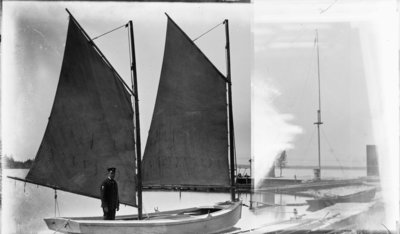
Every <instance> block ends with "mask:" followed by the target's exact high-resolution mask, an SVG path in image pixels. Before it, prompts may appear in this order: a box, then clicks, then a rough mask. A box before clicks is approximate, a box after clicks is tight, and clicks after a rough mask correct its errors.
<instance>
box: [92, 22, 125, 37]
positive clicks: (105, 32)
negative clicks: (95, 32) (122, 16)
mask: <svg viewBox="0 0 400 234" xmlns="http://www.w3.org/2000/svg"><path fill="white" fill-rule="evenodd" d="M127 26H128V24H124V25H122V26H119V27H117V28H114V29H112V30H110V31H108V32H105V33H103V34H101V35H99V36H97V37H94V38H93V39H92V41H94V40H96V39H98V38H100V37H102V36H105V35H107V34H109V33H112V32H114V31H116V30H118V29H120V28H122V27H127Z"/></svg>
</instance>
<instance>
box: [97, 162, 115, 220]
mask: <svg viewBox="0 0 400 234" xmlns="http://www.w3.org/2000/svg"><path fill="white" fill-rule="evenodd" d="M115 170H116V169H115V167H111V168H108V169H107V171H108V178H107V179H105V180H104V181H103V183H102V184H101V188H100V191H101V207H102V208H103V212H104V220H114V219H115V212H116V210H119V198H118V185H117V182H116V181H115V180H114V177H115Z"/></svg>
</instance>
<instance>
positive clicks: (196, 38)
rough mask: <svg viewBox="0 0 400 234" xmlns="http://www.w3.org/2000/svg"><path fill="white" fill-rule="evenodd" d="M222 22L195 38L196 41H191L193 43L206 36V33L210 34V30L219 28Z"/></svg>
mask: <svg viewBox="0 0 400 234" xmlns="http://www.w3.org/2000/svg"><path fill="white" fill-rule="evenodd" d="M223 23H224V22H221V23H219V24H217V25H215V26H214V27H213V28H211V29H210V30H208V31H207V32H205V33H203V34H201V35H200V36H198V37H196V39H194V40H193V42H195V41H196V40H197V39H200V38H201V37H202V36H204V35H206V34H207V33H209V32H211V31H212V30H214V29H215V28H216V27H218V26H220V25H221V24H223Z"/></svg>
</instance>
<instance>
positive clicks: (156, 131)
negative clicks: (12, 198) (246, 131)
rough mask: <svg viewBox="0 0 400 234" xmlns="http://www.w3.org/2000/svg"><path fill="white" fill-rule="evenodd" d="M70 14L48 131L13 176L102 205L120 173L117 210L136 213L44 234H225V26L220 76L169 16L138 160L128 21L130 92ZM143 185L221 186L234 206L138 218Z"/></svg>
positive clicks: (55, 220) (234, 209)
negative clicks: (106, 188) (104, 189)
mask: <svg viewBox="0 0 400 234" xmlns="http://www.w3.org/2000/svg"><path fill="white" fill-rule="evenodd" d="M67 12H68V13H69V16H70V17H69V25H68V32H67V39H66V45H65V52H64V58H63V62H62V68H61V72H60V78H59V83H58V87H57V91H56V95H55V100H54V103H53V107H52V110H51V114H50V117H49V121H48V125H47V128H46V131H45V134H44V136H43V139H42V142H41V144H40V147H39V150H38V153H37V155H36V158H35V160H34V164H33V166H32V168H31V169H30V171H29V172H28V174H27V176H26V178H24V179H22V178H16V177H10V178H13V179H17V180H22V181H24V182H28V183H33V184H37V185H42V186H46V187H50V188H53V189H54V190H55V192H56V191H57V190H62V191H67V192H71V193H75V194H79V195H84V196H89V197H93V198H100V190H99V188H100V187H99V186H100V184H101V182H102V180H103V179H104V176H105V175H104V172H105V171H106V168H107V167H110V166H113V167H116V168H117V170H118V173H119V176H118V184H119V186H118V187H119V200H120V203H121V204H126V205H129V206H133V207H137V208H138V214H137V215H126V216H117V217H116V219H115V220H112V221H110V220H103V217H102V216H98V217H51V218H45V219H44V220H45V222H46V224H47V226H48V228H49V229H51V230H54V231H57V232H63V233H129V234H132V233H217V232H222V231H226V230H229V229H231V228H232V227H233V226H234V225H235V224H236V223H237V222H238V220H239V219H240V218H241V209H242V208H241V207H242V204H241V201H239V200H238V199H237V198H236V193H235V181H234V178H235V175H234V169H235V162H234V150H233V149H234V141H233V139H234V138H233V134H234V131H233V120H232V104H231V103H232V102H231V100H232V95H231V80H230V63H229V56H230V55H229V37H228V35H229V32H228V21H227V20H225V21H224V23H225V27H226V35H227V55H228V56H227V57H228V66H227V67H228V72H227V74H228V75H227V77H225V76H224V75H223V74H222V73H221V72H219V71H218V69H217V68H216V67H215V66H214V65H213V64H212V63H211V62H210V60H209V59H208V58H207V57H206V56H205V55H204V54H203V53H202V52H201V51H200V49H199V48H198V47H197V46H196V45H195V44H194V43H193V41H192V40H190V38H189V37H188V36H187V35H186V34H185V33H184V32H183V31H182V30H181V29H180V28H179V26H178V25H177V24H176V23H175V22H174V21H173V20H172V19H171V18H170V17H169V16H168V15H167V18H168V24H167V33H166V43H165V51H164V61H163V64H162V71H161V77H160V83H159V87H158V94H157V99H156V104H155V108H154V113H153V118H152V122H151V127H150V131H149V136H148V140H147V144H146V148H145V153H144V156H143V157H144V159H143V163H142V162H141V148H140V144H141V142H140V125H139V105H138V101H137V100H138V91H137V79H136V60H135V53H134V48H135V46H134V37H133V27H132V21H130V22H129V24H127V26H129V32H130V33H129V34H130V42H131V49H132V54H131V62H132V66H131V75H132V86H133V88H132V89H130V88H129V86H128V85H127V84H126V83H125V82H124V81H123V79H122V78H121V76H119V75H118V73H117V72H116V70H115V69H114V68H113V67H112V65H111V63H110V62H109V61H108V60H107V58H106V57H105V56H104V55H103V54H102V52H101V51H100V49H99V48H98V47H97V46H96V45H95V43H94V42H93V40H91V39H90V37H89V36H88V35H87V33H86V32H85V31H84V30H83V28H82V27H81V26H80V25H79V23H78V22H77V20H76V19H75V18H74V17H73V16H72V14H71V13H70V12H69V11H68V10H67ZM227 90H228V91H227ZM132 99H134V105H132ZM227 100H228V101H229V103H228V104H229V105H228V106H229V107H228V108H227ZM228 116H229V119H228ZM228 156H229V157H228ZM228 158H229V160H230V162H229V160H228ZM229 166H230V170H229ZM143 185H146V186H166V187H168V186H179V187H182V188H185V187H204V186H208V187H210V186H212V187H224V188H228V189H230V191H231V201H226V202H221V203H218V204H216V205H211V206H204V207H194V208H187V209H180V210H174V211H166V212H155V213H150V214H146V215H144V214H142V186H143ZM136 196H137V199H136ZM143 216H145V217H143Z"/></svg>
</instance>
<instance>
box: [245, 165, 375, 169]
mask: <svg viewBox="0 0 400 234" xmlns="http://www.w3.org/2000/svg"><path fill="white" fill-rule="evenodd" d="M237 167H238V168H250V165H248V164H247V165H246V164H239V165H238V166H237ZM314 168H317V167H316V166H309V165H305V166H302V165H287V166H286V167H285V168H284V169H314ZM277 169H278V168H277ZM321 169H344V170H367V167H366V166H358V167H357V166H342V167H340V166H322V167H321Z"/></svg>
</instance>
